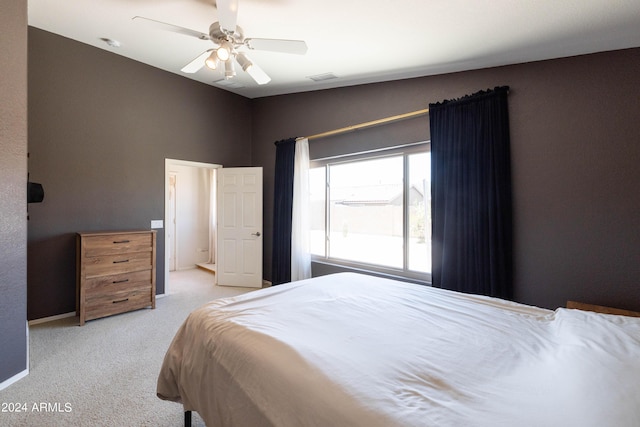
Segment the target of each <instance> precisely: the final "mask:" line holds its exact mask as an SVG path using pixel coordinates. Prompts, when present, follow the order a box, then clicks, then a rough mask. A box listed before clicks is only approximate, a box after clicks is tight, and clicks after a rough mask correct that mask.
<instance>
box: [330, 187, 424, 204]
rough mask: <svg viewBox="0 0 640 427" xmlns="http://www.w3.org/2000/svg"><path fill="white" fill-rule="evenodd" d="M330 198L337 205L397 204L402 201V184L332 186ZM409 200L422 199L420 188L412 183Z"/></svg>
mask: <svg viewBox="0 0 640 427" xmlns="http://www.w3.org/2000/svg"><path fill="white" fill-rule="evenodd" d="M331 199H332V201H333V203H335V204H339V205H349V206H355V205H358V206H360V205H369V206H370V205H382V206H384V205H399V204H400V203H402V184H381V185H366V186H359V187H347V188H332V189H331ZM409 200H410V201H411V202H413V201H419V202H420V201H422V200H424V194H423V191H422V189H421V188H418V186H416V185H412V186H411V188H410V195H409Z"/></svg>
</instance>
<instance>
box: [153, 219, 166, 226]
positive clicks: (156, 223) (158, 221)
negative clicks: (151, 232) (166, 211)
mask: <svg viewBox="0 0 640 427" xmlns="http://www.w3.org/2000/svg"><path fill="white" fill-rule="evenodd" d="M163 223H164V221H163V220H161V219H152V220H151V228H162V227H164V224H163Z"/></svg>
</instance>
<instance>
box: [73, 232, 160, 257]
mask: <svg viewBox="0 0 640 427" xmlns="http://www.w3.org/2000/svg"><path fill="white" fill-rule="evenodd" d="M151 239H152V236H151V234H149V233H130V234H126V233H125V234H112V235H104V236H101V235H98V236H91V237H89V238H86V239H84V241H83V248H82V250H83V252H84V256H87V257H92V256H96V255H115V254H122V253H129V252H144V251H147V252H150V251H151V249H152V245H151V243H152V242H151Z"/></svg>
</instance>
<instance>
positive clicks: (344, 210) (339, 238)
mask: <svg viewBox="0 0 640 427" xmlns="http://www.w3.org/2000/svg"><path fill="white" fill-rule="evenodd" d="M329 188H330V192H329V194H330V198H329V256H330V257H332V258H339V259H344V260H350V261H357V262H365V263H369V264H376V265H382V266H388V267H395V268H403V237H402V236H403V158H402V156H394V157H383V158H378V159H373V160H364V161H356V162H349V163H341V164H336V165H331V166H329Z"/></svg>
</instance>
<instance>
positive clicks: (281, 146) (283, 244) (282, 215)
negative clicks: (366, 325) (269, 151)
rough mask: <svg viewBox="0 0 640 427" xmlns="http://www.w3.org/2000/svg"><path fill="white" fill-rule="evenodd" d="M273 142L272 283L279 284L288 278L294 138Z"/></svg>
mask: <svg viewBox="0 0 640 427" xmlns="http://www.w3.org/2000/svg"><path fill="white" fill-rule="evenodd" d="M275 144H276V166H275V179H274V192H273V250H272V257H273V258H272V261H273V263H272V270H271V276H272V277H271V283H272V284H273V285H279V284H281V283H287V282H290V281H291V212H292V208H293V170H294V159H295V150H296V139H295V138H290V139H284V140H282V141H277V142H276V143H275Z"/></svg>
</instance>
